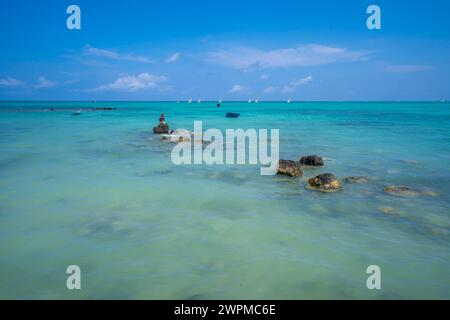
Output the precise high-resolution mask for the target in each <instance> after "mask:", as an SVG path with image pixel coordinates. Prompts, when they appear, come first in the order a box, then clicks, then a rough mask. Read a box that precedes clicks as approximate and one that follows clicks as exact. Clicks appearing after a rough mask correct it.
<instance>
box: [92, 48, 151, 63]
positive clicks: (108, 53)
mask: <svg viewBox="0 0 450 320" xmlns="http://www.w3.org/2000/svg"><path fill="white" fill-rule="evenodd" d="M83 55H85V56H90V57H98V58H106V59H112V60H122V61H133V62H143V63H155V61H154V60H153V59H151V58H150V57H145V56H137V55H134V54H132V53H126V54H121V53H118V52H116V51H112V50H105V49H99V48H94V47H91V46H89V45H87V46H86V47H85V48H84V51H83Z"/></svg>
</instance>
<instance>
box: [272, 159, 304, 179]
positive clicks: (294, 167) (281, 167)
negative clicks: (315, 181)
mask: <svg viewBox="0 0 450 320" xmlns="http://www.w3.org/2000/svg"><path fill="white" fill-rule="evenodd" d="M277 174H282V175H287V176H291V177H301V176H302V175H303V171H302V169H301V168H300V165H299V163H298V162H295V161H292V160H280V161H278V169H277Z"/></svg>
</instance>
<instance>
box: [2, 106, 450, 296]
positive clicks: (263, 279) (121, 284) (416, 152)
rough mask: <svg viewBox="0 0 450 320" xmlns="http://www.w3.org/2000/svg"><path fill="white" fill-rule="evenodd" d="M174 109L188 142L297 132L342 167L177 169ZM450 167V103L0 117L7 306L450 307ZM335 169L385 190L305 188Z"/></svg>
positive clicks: (14, 111)
mask: <svg viewBox="0 0 450 320" xmlns="http://www.w3.org/2000/svg"><path fill="white" fill-rule="evenodd" d="M79 107H84V108H87V107H115V108H118V110H115V111H95V112H94V111H86V112H84V113H83V114H82V115H81V116H72V112H71V110H72V109H77V108H79ZM49 108H54V110H53V111H48V109H49ZM19 111H20V112H19ZM228 111H235V112H240V113H241V117H240V118H238V119H228V118H225V117H224V113H225V112H228ZM161 112H165V113H166V117H167V122H168V124H169V125H170V126H171V128H172V129H175V128H186V129H193V121H194V120H203V129H208V128H219V129H221V130H225V129H227V128H243V129H248V128H256V129H258V128H267V129H270V128H279V129H280V157H281V158H283V159H292V160H298V159H299V157H300V156H302V155H308V154H318V155H322V156H323V157H325V159H326V165H325V167H324V168H320V169H308V170H305V175H304V176H303V177H301V178H298V179H289V178H285V177H280V176H260V174H259V166H250V165H247V166H206V165H200V166H174V165H173V164H172V162H171V159H170V151H171V149H172V147H173V145H172V144H167V143H163V142H161V141H160V140H159V139H158V138H156V137H155V136H153V134H152V132H151V129H152V126H153V125H154V124H155V123H156V122H157V121H158V117H159V115H160V113H161ZM449 168H450V104H449V103H437V102H436V103H432V102H414V103H413V102H408V103H406V102H404V103H400V102H398V103H388V102H384V103H381V102H380V103H377V102H371V103H364V102H351V103H350V102H320V103H319V102H316V103H314V102H301V103H300V102H295V103H294V102H293V103H290V104H287V103H285V102H262V103H258V104H254V103H253V104H249V103H247V102H245V103H244V102H224V103H223V106H222V107H221V108H216V107H215V103H212V102H210V103H208V102H202V103H192V104H188V103H176V102H101V103H100V102H98V103H87V102H78V103H76V102H0V237H1V241H0V298H7V299H16V298H31V299H45V298H56V299H112V298H124V299H131V298H137V299H306V298H311V299H316V298H319V299H328V298H341V299H395V298H399V299H409V298H425V299H429V298H438V299H443V298H446V299H449V298H450V195H449V193H450V170H449ZM323 172H332V173H334V174H335V175H336V176H338V178H339V179H340V180H341V181H342V182H343V178H344V177H345V176H351V175H352V176H359V175H362V176H367V177H369V178H370V180H369V181H368V182H367V183H364V184H346V183H344V182H343V185H344V188H343V190H342V191H341V192H339V193H326V194H323V193H317V192H314V191H308V190H306V189H305V188H304V185H305V183H306V180H307V178H310V177H313V176H315V175H317V174H319V173H323ZM388 185H405V186H409V187H411V188H415V189H418V190H420V191H421V193H419V194H417V195H413V196H407V197H396V196H392V195H389V194H386V193H384V192H383V189H384V187H385V186H388ZM71 264H76V265H79V266H80V268H81V272H82V290H79V291H69V290H67V289H66V277H67V275H66V274H65V270H66V268H67V266H68V265H71ZM374 264H375V265H379V266H380V267H381V272H382V289H381V290H375V291H370V290H368V289H367V287H366V279H367V277H368V275H367V274H366V268H367V267H368V266H369V265H374Z"/></svg>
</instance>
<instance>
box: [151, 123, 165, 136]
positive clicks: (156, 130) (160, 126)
mask: <svg viewBox="0 0 450 320" xmlns="http://www.w3.org/2000/svg"><path fill="white" fill-rule="evenodd" d="M153 133H156V134H164V133H169V126H168V125H167V124H165V123H160V124H158V125H157V126H156V127H153Z"/></svg>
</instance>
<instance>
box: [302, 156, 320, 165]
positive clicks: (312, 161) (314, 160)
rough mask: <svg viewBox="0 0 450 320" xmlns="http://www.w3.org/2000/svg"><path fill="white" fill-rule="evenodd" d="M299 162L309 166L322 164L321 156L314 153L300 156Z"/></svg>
mask: <svg viewBox="0 0 450 320" xmlns="http://www.w3.org/2000/svg"><path fill="white" fill-rule="evenodd" d="M300 164H301V165H302V166H309V167H321V166H323V165H324V163H323V158H322V157H319V156H316V155H312V156H306V157H301V158H300Z"/></svg>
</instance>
